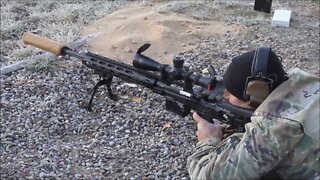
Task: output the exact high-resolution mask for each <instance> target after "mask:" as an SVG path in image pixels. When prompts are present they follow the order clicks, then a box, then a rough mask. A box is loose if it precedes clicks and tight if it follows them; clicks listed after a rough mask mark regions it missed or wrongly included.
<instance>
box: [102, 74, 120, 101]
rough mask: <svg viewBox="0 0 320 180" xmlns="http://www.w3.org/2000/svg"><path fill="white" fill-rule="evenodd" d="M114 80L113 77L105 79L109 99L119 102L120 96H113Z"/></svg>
mask: <svg viewBox="0 0 320 180" xmlns="http://www.w3.org/2000/svg"><path fill="white" fill-rule="evenodd" d="M112 78H113V76H110V77H108V78H107V79H105V81H106V83H105V84H106V85H107V90H108V93H109V97H110V98H111V99H112V100H114V101H117V100H118V96H117V95H116V94H113V93H112V89H111V83H112Z"/></svg>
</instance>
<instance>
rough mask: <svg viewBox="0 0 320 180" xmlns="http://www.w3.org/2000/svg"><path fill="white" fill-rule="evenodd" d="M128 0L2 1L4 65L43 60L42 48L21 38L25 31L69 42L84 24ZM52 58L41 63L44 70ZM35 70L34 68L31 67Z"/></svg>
mask: <svg viewBox="0 0 320 180" xmlns="http://www.w3.org/2000/svg"><path fill="white" fill-rule="evenodd" d="M125 3H126V2H125V1H116V2H113V1H13V2H12V1H1V32H0V39H1V42H2V45H1V66H6V65H9V64H12V63H14V62H15V61H19V60H26V59H41V58H39V57H37V56H39V54H41V53H39V52H40V50H38V49H34V48H29V47H27V46H26V45H25V44H23V42H22V41H21V36H22V34H23V33H24V32H26V31H31V32H33V33H36V34H39V35H41V36H45V37H48V38H50V39H53V40H56V41H59V42H63V43H70V42H72V41H74V40H75V39H76V38H78V37H79V36H80V33H81V30H82V28H83V27H84V26H86V25H88V24H90V23H91V22H93V21H94V20H96V19H99V18H101V17H102V16H104V15H105V14H108V13H110V12H112V11H113V10H115V9H116V8H118V7H120V6H122V5H123V4H125ZM48 62H50V61H48V60H44V63H39V60H35V63H34V64H31V66H34V67H35V68H36V69H37V68H39V69H43V67H42V65H43V66H46V65H48V64H49V63H48ZM32 69H34V68H32Z"/></svg>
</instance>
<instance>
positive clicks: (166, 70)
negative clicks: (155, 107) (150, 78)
mask: <svg viewBox="0 0 320 180" xmlns="http://www.w3.org/2000/svg"><path fill="white" fill-rule="evenodd" d="M149 47H150V44H144V45H143V46H141V47H140V48H139V49H138V50H137V53H136V54H135V56H134V58H133V62H132V64H133V66H134V67H135V68H139V69H143V70H147V71H159V72H160V73H161V75H162V78H163V79H164V80H166V81H168V82H173V81H175V80H184V81H191V82H192V83H193V84H196V85H198V86H202V87H205V88H208V89H211V88H213V87H214V85H215V84H214V82H215V77H211V76H206V75H202V74H198V73H196V72H193V71H188V70H186V67H184V66H183V63H184V60H183V59H181V58H180V57H174V58H173V67H171V66H169V65H168V64H161V63H159V62H157V61H156V60H154V59H152V58H150V57H147V56H145V55H143V54H141V53H142V52H143V51H145V50H147V49H148V48H149Z"/></svg>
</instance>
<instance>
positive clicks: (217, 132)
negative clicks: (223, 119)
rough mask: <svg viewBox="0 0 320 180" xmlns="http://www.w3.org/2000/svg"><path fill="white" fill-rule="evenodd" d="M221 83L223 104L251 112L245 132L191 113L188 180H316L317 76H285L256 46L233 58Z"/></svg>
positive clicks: (319, 159)
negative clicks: (232, 130) (192, 143)
mask: <svg viewBox="0 0 320 180" xmlns="http://www.w3.org/2000/svg"><path fill="white" fill-rule="evenodd" d="M223 83H224V86H225V93H224V98H225V99H226V100H228V101H229V102H230V103H231V104H233V105H235V106H239V107H242V108H250V109H254V110H255V111H254V114H253V116H252V117H251V122H249V123H247V124H246V125H245V132H244V133H233V134H232V135H228V134H226V132H227V131H226V130H225V125H223V124H219V122H218V121H216V123H215V124H211V123H208V122H207V121H206V120H204V119H203V118H202V117H200V116H199V115H198V114H197V113H196V112H195V113H194V114H193V119H194V120H195V121H196V122H197V127H198V130H197V133H196V134H197V137H198V140H199V141H198V143H197V144H196V147H195V150H194V153H193V154H192V155H191V156H190V157H189V158H188V163H187V167H188V172H189V175H190V177H191V179H246V180H247V179H259V178H260V179H264V178H266V179H267V178H268V177H269V178H268V179H271V178H274V175H276V176H277V177H278V178H281V179H319V176H320V169H319V168H320V147H319V139H320V137H319V133H320V129H319V121H320V120H319V109H320V108H319V101H320V100H319V93H320V89H319V88H320V84H319V77H316V76H313V75H310V74H308V73H306V72H304V71H301V70H299V69H293V70H290V71H288V74H286V73H285V71H284V70H283V67H282V64H281V58H280V57H278V56H277V55H276V54H275V53H274V52H273V51H272V50H271V48H268V47H259V48H257V49H256V50H253V51H250V52H247V53H244V54H242V55H239V56H237V57H235V58H233V59H232V62H231V64H230V65H229V67H228V69H227V70H226V72H225V74H224V76H223ZM226 136H227V137H226Z"/></svg>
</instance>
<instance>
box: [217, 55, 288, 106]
mask: <svg viewBox="0 0 320 180" xmlns="http://www.w3.org/2000/svg"><path fill="white" fill-rule="evenodd" d="M254 53H255V50H253V51H249V52H246V53H244V54H242V55H239V56H236V57H235V58H233V59H232V62H231V63H230V65H229V67H228V68H227V70H226V72H225V73H224V75H223V84H224V86H225V88H226V89H227V90H228V91H229V92H230V93H231V94H232V95H234V96H236V97H237V98H238V99H241V100H243V101H245V99H244V90H245V86H246V80H247V77H249V76H251V65H252V62H253V58H254ZM266 76H270V78H272V79H273V80H274V81H273V86H272V89H271V91H272V90H274V89H275V88H276V87H277V86H279V85H280V84H281V83H282V82H284V81H286V80H287V76H286V73H285V71H284V70H283V67H282V64H281V61H280V59H279V57H278V56H277V55H276V54H275V53H274V52H273V51H272V50H270V54H269V59H268V66H267V74H266Z"/></svg>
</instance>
